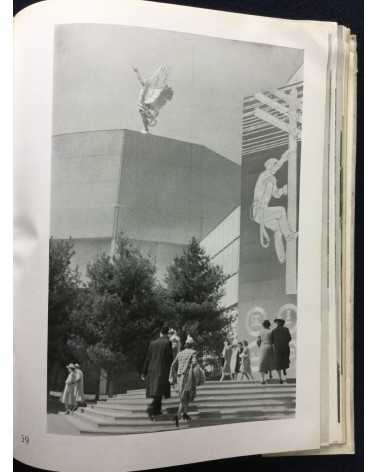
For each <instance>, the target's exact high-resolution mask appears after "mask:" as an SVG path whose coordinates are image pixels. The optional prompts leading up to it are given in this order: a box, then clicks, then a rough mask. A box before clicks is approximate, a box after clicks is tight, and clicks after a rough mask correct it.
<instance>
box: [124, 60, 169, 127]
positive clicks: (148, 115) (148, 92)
mask: <svg viewBox="0 0 378 472" xmlns="http://www.w3.org/2000/svg"><path fill="white" fill-rule="evenodd" d="M133 70H134V72H135V73H136V75H137V78H138V80H139V83H140V84H141V86H142V88H141V91H140V94H139V105H138V109H139V113H140V115H141V117H142V121H143V127H144V130H143V131H144V132H145V133H149V128H150V127H152V126H155V125H156V123H157V117H158V115H159V113H160V110H161V109H162V108H163V107H164V105H166V103H167V102H168V101H170V100H172V98H173V90H172V88H171V87H170V86H169V85H168V84H167V82H168V76H169V70H168V67H167V66H160V67H159V68H158V69H157V70H156V71H155V72H154V73H153V74H152V76H151V77H150V78H149V79H144V78H143V77H142V76H141V74H140V72H139V70H138V69H137V68H136V67H133Z"/></svg>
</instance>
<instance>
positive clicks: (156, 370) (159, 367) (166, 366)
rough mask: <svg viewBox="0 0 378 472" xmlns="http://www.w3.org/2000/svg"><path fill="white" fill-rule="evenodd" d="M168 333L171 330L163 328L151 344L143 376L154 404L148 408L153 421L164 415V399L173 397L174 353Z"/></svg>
mask: <svg viewBox="0 0 378 472" xmlns="http://www.w3.org/2000/svg"><path fill="white" fill-rule="evenodd" d="M168 332H169V328H168V327H167V326H163V327H162V328H161V330H160V337H159V338H158V339H155V340H154V341H152V342H151V343H150V345H149V347H148V351H147V356H146V360H145V362H144V367H143V374H142V376H141V377H142V380H145V381H146V397H147V398H152V403H151V404H150V405H149V407H148V408H147V413H148V416H149V417H150V419H151V420H153V419H154V418H155V417H156V416H158V415H161V414H162V412H161V401H162V397H163V396H164V398H170V396H171V387H170V383H169V380H168V379H169V370H170V368H171V364H172V361H173V353H172V344H171V342H170V340H169V337H168Z"/></svg>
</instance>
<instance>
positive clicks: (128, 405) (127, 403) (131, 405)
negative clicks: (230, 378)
mask: <svg viewBox="0 0 378 472" xmlns="http://www.w3.org/2000/svg"><path fill="white" fill-rule="evenodd" d="M293 401H295V396H287V395H286V396H280V397H277V396H271V395H259V396H258V397H257V396H256V397H249V398H248V397H247V398H238V397H231V398H226V399H224V398H205V399H203V398H196V399H195V400H194V401H193V402H192V403H193V405H196V406H197V407H200V405H203V406H208V405H231V404H232V405H234V404H235V405H251V404H255V403H261V402H266V403H272V402H274V403H281V404H285V403H288V402H293ZM149 403H150V402H149V401H139V402H138V401H137V402H136V401H132V400H118V401H117V400H113V401H107V402H104V403H102V402H101V403H97V405H98V406H101V407H105V408H106V407H109V408H113V407H117V408H125V409H126V410H131V411H132V410H136V411H139V410H141V409H142V410H146V408H147V406H148V405H149ZM177 405H178V400H177V399H175V400H169V401H168V400H166V401H163V407H165V408H170V407H174V406H177Z"/></svg>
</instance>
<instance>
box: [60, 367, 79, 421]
mask: <svg viewBox="0 0 378 472" xmlns="http://www.w3.org/2000/svg"><path fill="white" fill-rule="evenodd" d="M67 369H68V376H67V378H66V382H65V386H64V390H63V393H62V396H61V397H60V401H61V402H62V403H64V406H65V408H66V415H69V414H70V413H71V412H72V411H73V410H74V409H75V408H76V383H77V376H76V372H75V366H74V365H73V364H69V365H68V366H67Z"/></svg>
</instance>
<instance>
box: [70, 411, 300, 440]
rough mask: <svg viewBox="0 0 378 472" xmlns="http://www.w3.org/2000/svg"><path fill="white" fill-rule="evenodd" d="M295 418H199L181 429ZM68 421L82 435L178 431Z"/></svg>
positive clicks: (168, 427) (74, 418) (272, 415)
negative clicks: (98, 425) (101, 425)
mask: <svg viewBox="0 0 378 472" xmlns="http://www.w3.org/2000/svg"><path fill="white" fill-rule="evenodd" d="M291 416H293V414H291V413H285V414H283V413H281V412H271V413H269V414H266V413H265V414H264V413H261V414H254V415H253V417H252V416H251V417H249V418H246V417H243V418H241V417H235V416H230V417H229V418H224V417H223V418H199V419H195V420H193V421H192V422H191V423H186V422H183V421H180V426H179V429H180V430H181V429H187V428H189V427H202V426H214V425H222V424H230V423H245V422H248V421H251V420H253V421H268V420H280V419H287V418H288V417H291ZM66 418H67V420H68V421H69V422H70V423H71V424H72V425H73V426H75V427H76V429H78V430H79V431H80V434H91V435H122V434H141V433H153V432H161V431H172V430H177V428H176V426H175V425H174V424H172V423H170V424H167V425H160V424H159V425H153V423H149V424H148V425H146V426H144V427H139V428H136V427H134V426H120V425H119V426H114V425H113V424H112V425H111V426H106V427H97V426H95V425H91V424H90V423H89V422H88V421H87V420H85V419H82V418H80V417H78V416H74V415H68V416H67V417H66Z"/></svg>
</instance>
